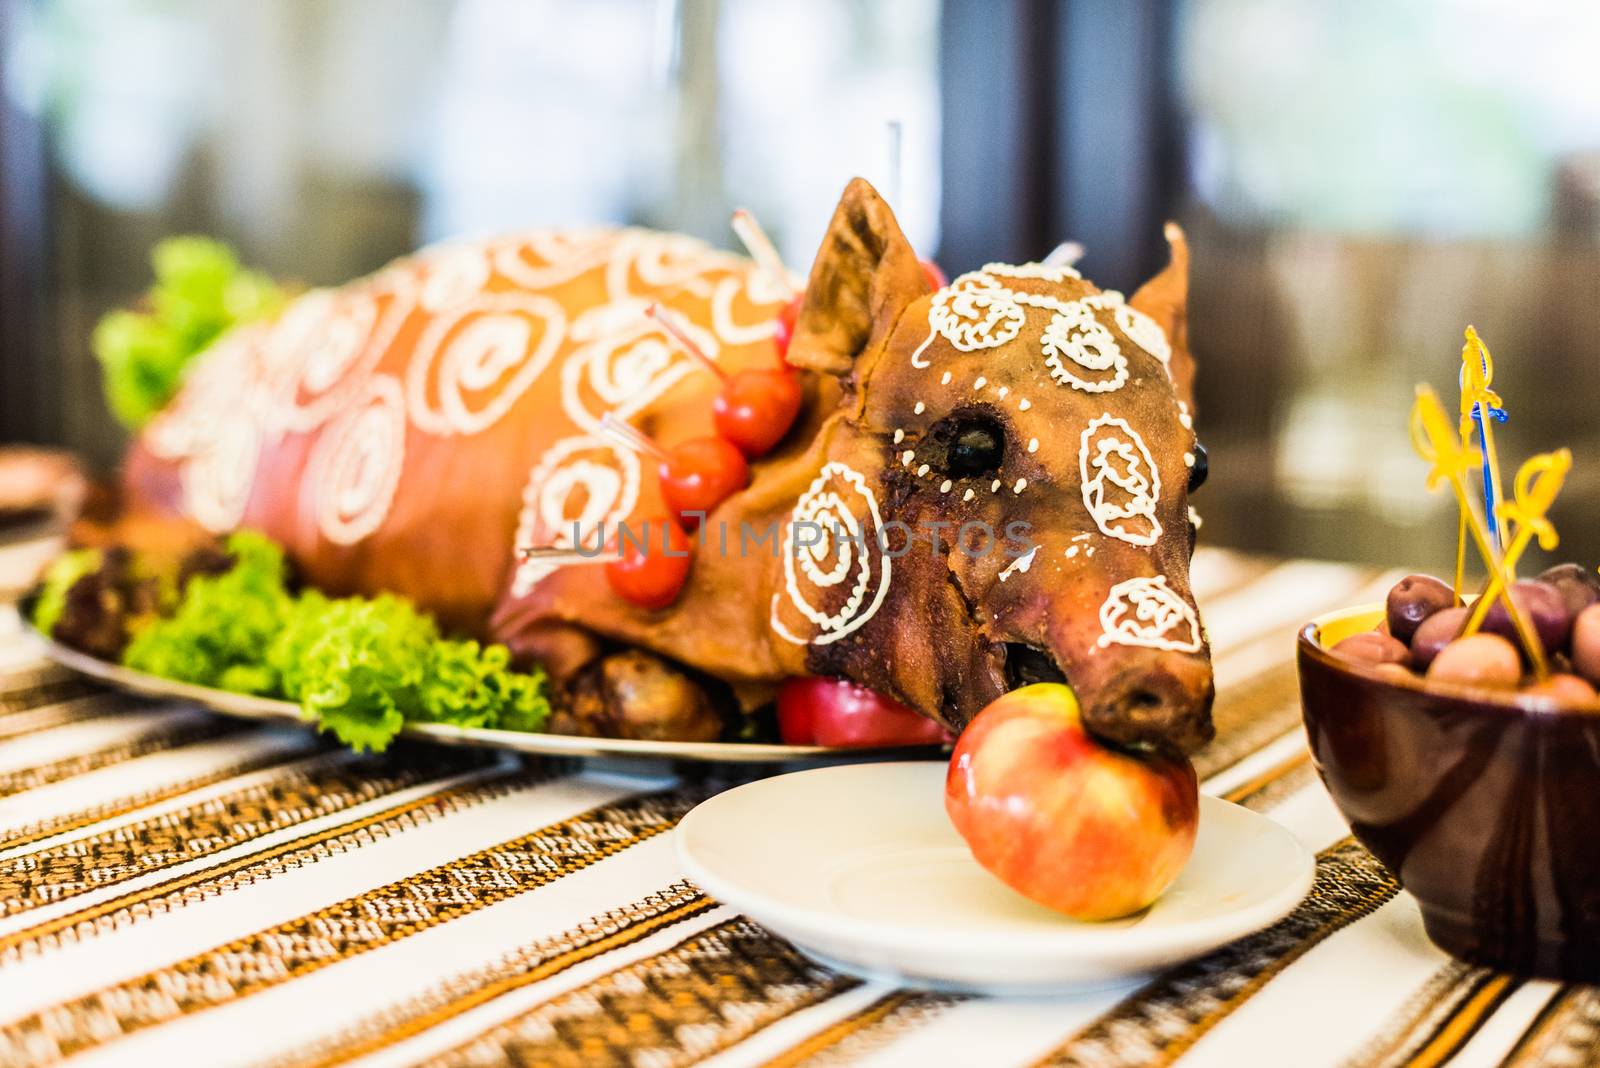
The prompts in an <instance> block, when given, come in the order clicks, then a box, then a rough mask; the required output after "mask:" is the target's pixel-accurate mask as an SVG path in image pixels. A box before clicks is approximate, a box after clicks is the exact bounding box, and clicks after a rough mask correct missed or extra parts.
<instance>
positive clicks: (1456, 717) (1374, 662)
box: [1297, 604, 1600, 982]
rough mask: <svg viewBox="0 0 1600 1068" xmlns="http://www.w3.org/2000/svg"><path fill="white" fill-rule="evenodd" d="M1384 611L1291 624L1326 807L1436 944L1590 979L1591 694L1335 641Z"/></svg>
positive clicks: (1594, 891)
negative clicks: (1568, 693)
mask: <svg viewBox="0 0 1600 1068" xmlns="http://www.w3.org/2000/svg"><path fill="white" fill-rule="evenodd" d="M1385 617H1386V612H1385V606H1384V605H1379V604H1374V605H1368V606H1363V607H1357V608H1350V609H1346V610H1344V611H1342V612H1336V613H1333V614H1331V615H1328V616H1324V617H1322V618H1320V619H1317V620H1314V621H1312V622H1311V623H1309V624H1308V625H1307V626H1306V627H1305V628H1304V629H1303V630H1302V631H1301V632H1300V636H1299V641H1298V646H1297V659H1298V663H1299V669H1300V692H1301V705H1302V709H1303V713H1304V716H1305V724H1306V731H1307V735H1308V738H1309V742H1310V746H1311V754H1312V758H1313V760H1314V761H1315V764H1316V768H1317V771H1318V773H1319V774H1320V775H1321V777H1322V781H1323V782H1324V783H1325V784H1326V785H1327V788H1328V792H1329V793H1330V794H1331V795H1332V797H1333V800H1334V803H1335V804H1337V805H1338V807H1339V809H1340V811H1341V812H1342V813H1343V814H1344V817H1345V819H1346V820H1347V821H1348V822H1349V824H1350V827H1351V830H1352V831H1353V832H1354V833H1355V836H1356V837H1357V838H1358V839H1359V840H1360V841H1361V843H1362V844H1363V845H1365V846H1366V847H1367V848H1368V849H1369V850H1371V851H1372V853H1373V854H1374V855H1376V856H1377V858H1378V859H1379V860H1381V861H1382V862H1383V863H1384V865H1385V866H1387V867H1388V868H1389V870H1390V871H1391V872H1392V873H1393V874H1394V875H1395V877H1396V878H1397V879H1398V880H1399V881H1400V883H1401V885H1403V886H1404V887H1405V888H1406V889H1407V890H1409V891H1410V892H1411V893H1412V894H1413V895H1414V896H1415V897H1416V899H1417V901H1418V903H1419V904H1420V906H1421V909H1422V919H1423V923H1424V925H1425V926H1426V928H1427V931H1428V935H1429V937H1430V938H1432V939H1433V941H1434V942H1435V943H1437V944H1438V945H1439V946H1440V947H1441V948H1443V949H1444V950H1446V951H1447V952H1450V953H1452V954H1454V955H1456V956H1458V957H1462V958H1464V959H1467V960H1471V961H1476V962H1479V963H1483V964H1487V965H1491V966H1493V967H1497V968H1503V969H1507V970H1511V971H1517V972H1522V973H1526V974H1535V975H1544V976H1551V977H1557V978H1563V979H1569V980H1582V981H1587V982H1595V981H1600V850H1596V849H1595V847H1594V841H1595V834H1596V828H1597V827H1600V787H1597V785H1596V784H1597V783H1600V702H1597V701H1592V700H1571V699H1567V698H1564V697H1560V696H1554V697H1553V696H1551V695H1549V694H1546V693H1541V692H1536V691H1534V690H1531V689H1523V690H1519V689H1516V688H1515V687H1516V686H1517V685H1519V684H1520V683H1519V682H1517V681H1512V682H1511V683H1509V684H1506V685H1481V684H1476V683H1473V682H1470V681H1467V680H1462V679H1444V678H1440V677H1438V676H1433V677H1428V676H1424V675H1421V674H1417V673H1415V671H1414V670H1413V668H1411V667H1407V666H1405V665H1404V664H1400V663H1396V662H1395V661H1394V660H1393V659H1387V660H1386V659H1383V658H1382V657H1376V658H1368V659H1362V658H1359V657H1358V656H1352V655H1345V654H1342V653H1335V652H1334V647H1335V646H1336V645H1339V644H1340V643H1341V642H1343V641H1344V640H1345V639H1348V638H1351V637H1353V636H1355V635H1358V634H1362V633H1367V632H1373V631H1375V630H1376V628H1378V627H1379V626H1380V625H1382V624H1383V623H1384V622H1385ZM1380 633H1381V632H1380ZM1358 644H1360V645H1361V646H1363V647H1368V646H1376V647H1377V648H1380V649H1387V650H1388V652H1387V653H1386V654H1384V656H1387V657H1391V658H1392V657H1393V655H1394V654H1393V647H1392V646H1382V645H1379V644H1378V643H1374V642H1372V641H1370V640H1363V642H1361V643H1358ZM1574 677H1575V676H1574ZM1580 693H1581V691H1580Z"/></svg>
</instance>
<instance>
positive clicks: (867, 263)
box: [788, 178, 929, 375]
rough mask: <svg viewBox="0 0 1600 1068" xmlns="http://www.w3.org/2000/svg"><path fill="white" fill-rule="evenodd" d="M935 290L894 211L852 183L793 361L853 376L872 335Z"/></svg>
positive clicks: (823, 255) (798, 328)
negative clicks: (913, 302)
mask: <svg viewBox="0 0 1600 1068" xmlns="http://www.w3.org/2000/svg"><path fill="white" fill-rule="evenodd" d="M928 288H929V283H928V280H927V277H926V276H925V275H924V274H923V273H922V265H921V264H920V263H918V262H917V254H916V252H914V251H913V250H912V248H911V243H910V242H909V241H907V240H906V236H905V234H903V233H901V232H900V224H899V223H897V222H895V218H894V212H892V211H890V210H889V205H888V204H886V203H884V201H883V198H882V197H880V196H879V195H878V191H877V190H876V189H873V188H872V186H871V185H869V184H868V183H867V182H866V180H865V179H862V178H856V179H853V180H852V181H851V182H850V184H849V185H847V186H845V190H844V195H843V196H841V197H840V198H839V206H838V207H837V208H835V209H834V212H833V221H832V222H830V223H829V224H828V233H827V235H826V236H825V237H824V238H823V239H822V248H821V249H819V250H818V252H817V259H816V262H815V263H813V264H812V265H811V277H810V279H809V280H808V281H807V282H806V295H805V301H804V303H803V304H802V305H801V307H800V318H799V320H798V321H797V322H796V323H795V332H794V338H793V340H792V341H791V342H790V344H789V354H788V359H789V362H790V363H791V364H794V365H795V366H796V367H804V368H807V369H809V370H812V371H822V372H825V373H827V374H834V375H842V374H846V373H848V372H849V370H850V368H851V367H852V366H853V365H854V363H855V358H856V357H857V356H859V355H860V354H861V353H862V352H863V351H864V350H865V349H866V348H867V346H868V343H869V342H870V341H871V340H872V338H873V336H874V335H875V334H878V333H879V332H884V331H887V330H888V329H889V328H890V327H892V326H893V325H894V321H895V319H897V318H898V317H899V315H900V313H901V312H902V311H904V310H905V308H906V306H907V305H908V304H910V303H911V302H912V301H914V300H916V299H917V298H918V297H920V296H922V295H923V294H925V293H927V292H928Z"/></svg>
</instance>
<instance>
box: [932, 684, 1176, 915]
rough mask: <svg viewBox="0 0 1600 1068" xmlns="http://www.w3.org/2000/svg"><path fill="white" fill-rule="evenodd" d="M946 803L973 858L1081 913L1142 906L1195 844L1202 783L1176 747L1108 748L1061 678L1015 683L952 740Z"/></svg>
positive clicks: (1041, 899)
mask: <svg viewBox="0 0 1600 1068" xmlns="http://www.w3.org/2000/svg"><path fill="white" fill-rule="evenodd" d="M944 807H945V811H946V812H948V813H949V815H950V820H951V822H953V823H954V824H955V825H956V830H958V831H960V832H961V837H963V838H965V839H966V840H967V845H968V847H969V848H971V850H972V855H973V857H975V858H976V859H977V861H978V863H979V864H982V865H983V866H984V867H985V868H987V869H988V870H989V871H990V872H992V873H994V874H995V875H996V876H998V877H999V878H1000V880H1001V881H1002V882H1004V883H1005V884H1006V885H1007V886H1009V887H1011V888H1012V889H1013V890H1015V891H1017V892H1018V893H1020V894H1022V895H1023V896H1025V897H1028V898H1031V899H1033V900H1034V901H1037V902H1038V903H1039V904H1041V905H1044V906H1046V907H1048V908H1052V909H1055V910H1056V911H1058V912H1064V913H1066V914H1067V915H1068V916H1072V917H1074V918H1075V919H1080V920H1109V919H1114V918H1115V917H1118V916H1126V915H1128V914H1129V913H1132V912H1137V911H1139V910H1140V909H1142V908H1144V907H1145V906H1146V905H1148V904H1150V902H1152V901H1154V900H1155V899H1156V898H1157V897H1159V896H1160V895H1161V892H1162V891H1163V890H1165V889H1166V888H1167V887H1168V886H1169V885H1171V883H1172V880H1173V879H1175V878H1176V877H1177V875H1178V872H1179V871H1180V870H1182V868H1183V866H1184V864H1185V863H1186V862H1187V861H1188V859H1189V853H1190V851H1192V850H1193V849H1194V836H1195V829H1196V827H1197V825H1198V823H1199V817H1200V793H1199V784H1198V783H1197V782H1196V780H1195V774H1194V768H1193V766H1192V765H1190V763H1189V762H1188V761H1187V760H1185V759H1184V758H1183V757H1181V756H1168V755H1164V754H1157V753H1130V752H1125V751H1123V750H1119V749H1113V748H1110V747H1108V746H1106V745H1104V744H1102V743H1101V742H1099V741H1097V740H1096V739H1094V738H1093V737H1091V736H1090V735H1089V734H1088V732H1087V731H1085V730H1084V728H1083V721H1082V717H1081V715H1080V713H1079V710H1078V700H1077V698H1076V697H1075V696H1074V695H1073V693H1072V690H1071V689H1070V688H1069V687H1067V686H1063V685H1061V684H1060V683H1040V684H1038V685H1035V686H1024V687H1023V688H1021V689H1019V690H1013V691H1011V692H1010V693H1008V694H1006V695H1005V696H1004V697H1001V698H1000V699H999V700H997V701H995V702H994V703H993V704H991V705H989V706H988V707H987V708H985V709H984V710H983V711H982V712H979V713H978V715H977V717H976V718H975V719H974V720H973V721H972V723H971V724H969V725H968V727H967V729H966V731H965V732H963V733H962V735H961V738H960V740H959V741H957V742H956V748H955V753H954V754H952V756H951V758H950V774H949V777H948V778H947V779H946V780H945V791H944Z"/></svg>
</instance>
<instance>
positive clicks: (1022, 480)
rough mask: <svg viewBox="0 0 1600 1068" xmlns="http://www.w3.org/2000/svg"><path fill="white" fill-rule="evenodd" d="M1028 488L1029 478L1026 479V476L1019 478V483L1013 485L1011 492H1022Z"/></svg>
mask: <svg viewBox="0 0 1600 1068" xmlns="http://www.w3.org/2000/svg"><path fill="white" fill-rule="evenodd" d="M1027 488H1028V480H1027V479H1025V478H1019V479H1017V484H1016V485H1015V486H1012V487H1011V492H1012V493H1021V492H1022V491H1023V490H1025V489H1027Z"/></svg>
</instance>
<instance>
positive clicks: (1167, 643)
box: [1099, 575, 1201, 653]
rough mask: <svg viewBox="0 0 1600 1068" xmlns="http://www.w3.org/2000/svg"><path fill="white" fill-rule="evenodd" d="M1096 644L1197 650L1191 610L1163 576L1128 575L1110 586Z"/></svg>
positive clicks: (1196, 625) (1196, 628) (1198, 641)
mask: <svg viewBox="0 0 1600 1068" xmlns="http://www.w3.org/2000/svg"><path fill="white" fill-rule="evenodd" d="M1100 625H1101V628H1102V629H1103V631H1104V633H1102V634H1101V635H1100V638H1099V644H1100V645H1101V646H1107V645H1111V644H1117V645H1143V646H1147V647H1149V648H1151V649H1170V650H1172V651H1174V652H1180V653H1197V652H1199V651H1200V645H1201V636H1200V621H1199V619H1198V618H1197V617H1196V616H1195V611H1194V609H1193V608H1192V607H1191V606H1190V605H1189V602H1188V601H1185V600H1184V599H1183V598H1182V597H1179V596H1178V594H1177V593H1176V592H1175V591H1174V590H1173V589H1172V588H1171V587H1170V586H1168V585H1167V577H1166V576H1165V575H1157V576H1156V577H1154V578H1142V577H1141V578H1131V579H1128V580H1127V581H1125V582H1119V583H1117V584H1116V585H1115V586H1113V587H1111V592H1110V594H1109V595H1108V596H1107V597H1106V599H1105V603H1104V604H1102V605H1101V606H1100Z"/></svg>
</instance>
